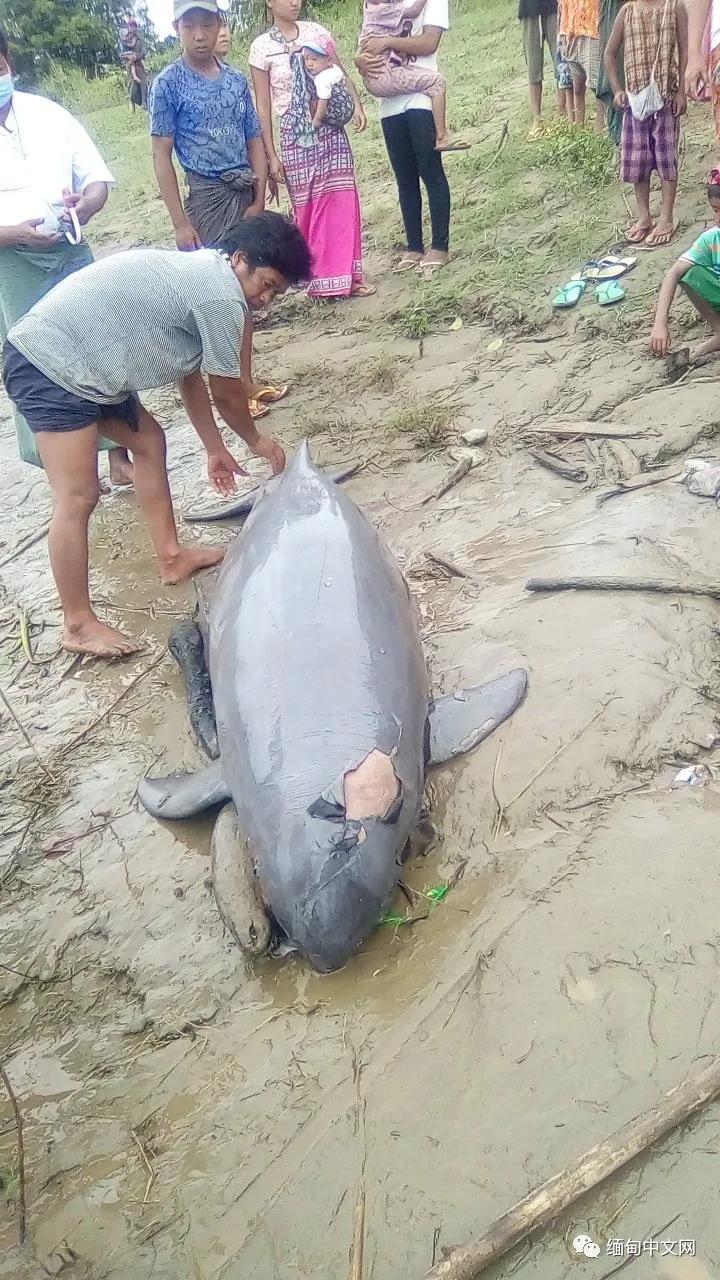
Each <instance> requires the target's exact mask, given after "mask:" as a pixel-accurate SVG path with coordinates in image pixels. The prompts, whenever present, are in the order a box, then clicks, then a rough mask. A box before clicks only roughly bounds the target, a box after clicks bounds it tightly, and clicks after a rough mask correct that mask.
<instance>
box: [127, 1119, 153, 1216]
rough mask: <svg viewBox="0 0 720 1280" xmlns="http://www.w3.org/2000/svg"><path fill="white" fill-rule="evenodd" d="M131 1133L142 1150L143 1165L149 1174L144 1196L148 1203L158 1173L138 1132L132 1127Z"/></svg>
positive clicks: (140, 1150) (139, 1149)
mask: <svg viewBox="0 0 720 1280" xmlns="http://www.w3.org/2000/svg"><path fill="white" fill-rule="evenodd" d="M130 1133H131V1135H132V1138H133V1141H134V1143H135V1145H136V1147H137V1149H138V1151H139V1152H140V1159H141V1160H142V1162H143V1165H144V1166H145V1172H146V1173H147V1175H148V1180H147V1182H146V1184H145V1195H144V1196H143V1204H147V1201H148V1196H149V1195H150V1192H151V1190H152V1187H153V1183H154V1182H155V1179H156V1177H157V1174H156V1173H155V1170H154V1169H153V1167H152V1165H151V1163H150V1160H149V1158H148V1153H147V1151H146V1150H145V1147H144V1145H143V1143H142V1142H141V1140H140V1138H139V1137H138V1135H137V1133H136V1132H135V1130H134V1129H131V1130H130Z"/></svg>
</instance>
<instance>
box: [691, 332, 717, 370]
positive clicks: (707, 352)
mask: <svg viewBox="0 0 720 1280" xmlns="http://www.w3.org/2000/svg"><path fill="white" fill-rule="evenodd" d="M719 351H720V333H716V334H715V335H714V337H712V338H708V340H707V342H701V343H700V346H699V347H694V348H693V350H692V351H691V352H690V363H691V364H695V361H696V360H700V359H702V357H703V356H712V355H717V353H718V352H719Z"/></svg>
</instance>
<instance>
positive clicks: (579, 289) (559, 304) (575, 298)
mask: <svg viewBox="0 0 720 1280" xmlns="http://www.w3.org/2000/svg"><path fill="white" fill-rule="evenodd" d="M586 288H587V283H586V281H585V280H568V282H567V284H564V285H563V286H562V288H561V289H558V291H557V293H556V294H555V297H554V298H553V302H552V304H553V306H554V308H555V310H556V311H569V310H570V308H571V307H576V306H577V304H578V302H579V301H580V299H581V298H582V296H583V294H584V292H585V290H586Z"/></svg>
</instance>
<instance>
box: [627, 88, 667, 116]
mask: <svg viewBox="0 0 720 1280" xmlns="http://www.w3.org/2000/svg"><path fill="white" fill-rule="evenodd" d="M628 103H629V105H630V110H631V111H632V113H633V116H634V117H635V119H636V120H647V119H648V118H649V117H650V116H654V115H657V113H658V111H662V109H663V107H664V106H665V99H664V98H663V96H662V94H661V92H660V89H659V88H658V85H657V82H656V81H655V80H651V81H650V83H649V84H646V85H645V88H644V89H640V90H639V91H638V92H637V93H628Z"/></svg>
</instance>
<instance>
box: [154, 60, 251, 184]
mask: <svg viewBox="0 0 720 1280" xmlns="http://www.w3.org/2000/svg"><path fill="white" fill-rule="evenodd" d="M150 133H151V134H152V135H153V136H154V137H156V138H157V137H159V138H172V139H173V142H174V144H175V152H176V154H177V158H178V160H179V161H180V164H181V165H182V167H183V169H184V170H185V171H186V173H197V174H200V176H201V177H203V178H216V177H217V176H218V174H221V173H226V172H227V170H228V169H248V168H250V161H249V160H248V150H247V144H248V141H249V140H251V139H252V138H259V137H260V122H259V120H258V118H257V112H256V111H255V106H254V103H253V100H252V97H251V96H250V86H249V85H248V82H247V80H246V78H245V76H244V75H243V74H242V72H241V71H235V70H233V68H232V67H228V66H227V65H226V64H225V63H224V62H222V63H220V74H219V76H218V78H217V80H209V79H208V78H207V76H201V75H200V73H199V72H198V71H193V70H192V68H191V67H188V66H186V65H185V63H184V62H183V60H182V58H178V60H177V62H172V63H171V64H170V66H169V67H166V68H165V70H164V71H161V72H160V75H159V76H157V78H156V80H155V81H154V83H153V86H152V90H151V93H150Z"/></svg>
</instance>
